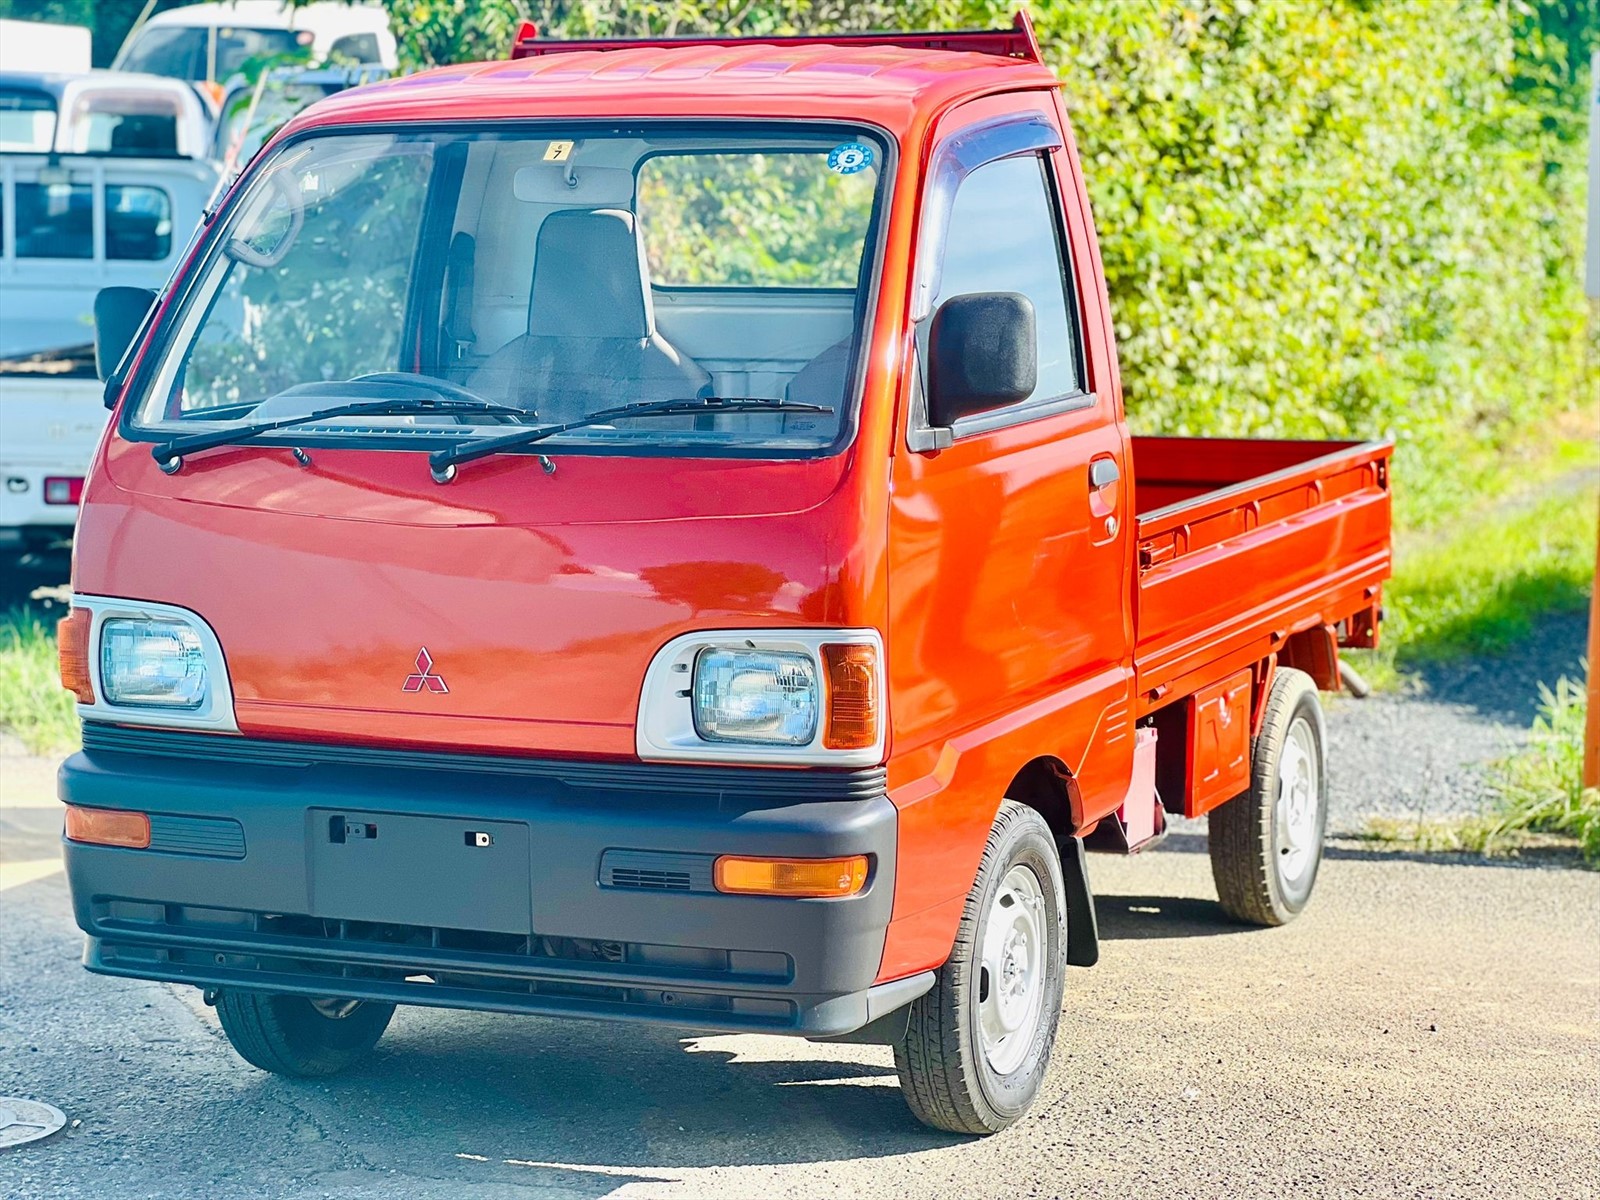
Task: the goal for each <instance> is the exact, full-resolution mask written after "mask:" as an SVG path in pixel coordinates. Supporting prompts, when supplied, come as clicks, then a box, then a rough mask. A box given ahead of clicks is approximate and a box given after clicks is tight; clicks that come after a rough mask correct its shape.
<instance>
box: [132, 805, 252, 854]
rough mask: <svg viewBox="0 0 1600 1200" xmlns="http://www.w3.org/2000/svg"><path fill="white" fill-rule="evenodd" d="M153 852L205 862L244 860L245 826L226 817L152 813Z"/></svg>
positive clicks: (151, 837)
mask: <svg viewBox="0 0 1600 1200" xmlns="http://www.w3.org/2000/svg"><path fill="white" fill-rule="evenodd" d="M150 849H152V850H160V851H162V852H164V853H167V854H198V855H201V856H203V857H206V858H243V857H244V826H243V825H241V824H239V822H237V821H234V820H231V819H229V818H227V817H178V816H172V815H171V814H168V813H151V814H150Z"/></svg>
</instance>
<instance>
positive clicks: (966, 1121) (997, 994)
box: [894, 800, 1067, 1134]
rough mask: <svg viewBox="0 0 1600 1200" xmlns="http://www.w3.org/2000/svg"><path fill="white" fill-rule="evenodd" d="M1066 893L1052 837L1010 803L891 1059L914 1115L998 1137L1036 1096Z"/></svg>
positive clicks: (1050, 1024) (1063, 938) (1057, 982)
mask: <svg viewBox="0 0 1600 1200" xmlns="http://www.w3.org/2000/svg"><path fill="white" fill-rule="evenodd" d="M1066 945H1067V913H1066V888H1065V886H1064V885H1063V883H1062V878H1061V860H1060V858H1059V857H1058V855H1057V853H1056V844H1055V838H1054V837H1053V836H1052V834H1051V833H1050V829H1049V827H1048V826H1047V825H1046V824H1045V823H1044V819H1043V818H1042V817H1040V816H1039V814H1038V813H1036V812H1034V811H1033V810H1032V809H1030V808H1027V807H1026V806H1024V805H1021V804H1018V803H1016V802H1015V801H1013V800H1007V801H1006V802H1005V803H1004V804H1002V805H1001V806H1000V813H999V815H998V816H997V817H996V818H995V823H994V828H993V829H992V830H991V831H990V834H989V842H988V845H987V846H985V847H984V852H983V861H982V863H981V864H980V865H979V867H978V877H977V880H976V882H974V884H973V885H972V891H971V893H970V894H969V895H968V897H967V904H966V908H965V910H964V911H963V912H962V916H961V924H960V926H959V927H958V928H957V931H956V940H955V946H954V948H953V949H952V950H951V953H950V958H949V959H948V961H946V963H945V964H944V966H943V967H941V968H939V972H938V976H937V979H936V981H935V983H934V985H933V988H932V989H931V990H930V991H928V992H927V993H926V994H925V995H923V996H921V997H920V998H919V999H917V1000H916V1001H914V1002H913V1004H912V1006H911V1022H910V1029H909V1032H908V1033H907V1036H906V1040H905V1041H904V1042H903V1043H901V1044H900V1045H898V1046H896V1047H895V1053H894V1062H895V1067H896V1069H897V1070H898V1071H899V1074H900V1086H901V1089H902V1090H903V1091H904V1093H905V1097H906V1103H907V1104H908V1105H909V1106H910V1108H911V1111H912V1112H913V1113H914V1114H916V1117H917V1119H918V1120H920V1121H922V1122H923V1123H924V1124H926V1125H931V1126H933V1127H934V1128H935V1129H945V1130H949V1131H950V1132H952V1133H975V1134H988V1133H997V1132H999V1131H1000V1130H1002V1129H1004V1128H1005V1127H1006V1126H1008V1125H1010V1124H1011V1123H1012V1122H1013V1121H1015V1120H1017V1118H1019V1117H1020V1116H1022V1114H1023V1113H1024V1112H1026V1111H1027V1109H1028V1106H1029V1105H1030V1104H1032V1103H1033V1099H1034V1097H1035V1096H1036V1095H1037V1094H1038V1091H1039V1085H1040V1083H1041V1082H1043V1080H1044V1073H1045V1070H1046V1068H1047V1067H1048V1066H1049V1064H1050V1050H1051V1047H1052V1046H1053V1045H1054V1044H1055V1036H1056V1025H1057V1022H1058V1021H1059V1020H1060V1016H1061V992H1062V985H1063V983H1064V979H1065V971H1066Z"/></svg>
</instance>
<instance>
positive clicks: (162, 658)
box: [100, 617, 206, 709]
mask: <svg viewBox="0 0 1600 1200" xmlns="http://www.w3.org/2000/svg"><path fill="white" fill-rule="evenodd" d="M100 683H101V686H102V688H103V689H104V691H105V698H106V700H107V701H108V702H109V703H111V704H128V705H140V706H158V707H161V708H180V709H195V708H199V707H200V706H201V705H202V704H204V703H205V699H206V654H205V647H204V646H203V645H202V644H201V641H200V635H199V634H198V633H196V632H195V630H194V629H193V628H191V627H190V626H189V625H187V624H185V623H184V622H182V621H170V620H158V619H151V618H139V617H111V618H108V619H107V620H106V621H104V622H103V623H102V624H101V626H100Z"/></svg>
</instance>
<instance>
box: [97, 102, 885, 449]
mask: <svg viewBox="0 0 1600 1200" xmlns="http://www.w3.org/2000/svg"><path fill="white" fill-rule="evenodd" d="M580 126H581V127H587V128H591V129H603V130H607V131H618V132H621V131H632V130H640V129H648V130H649V131H651V132H652V133H654V132H660V131H669V132H670V131H674V130H689V131H692V132H694V133H696V134H701V135H703V134H704V132H705V131H706V130H716V129H734V130H739V131H740V133H741V134H742V133H743V132H744V131H747V130H750V129H761V128H773V127H776V128H780V129H781V128H783V127H784V126H795V127H798V128H800V129H803V130H805V131H806V132H815V131H816V130H818V129H828V128H838V129H842V130H851V131H862V132H867V133H870V134H871V135H872V136H873V137H874V138H876V139H877V140H878V142H879V144H880V147H881V149H882V150H883V163H882V166H881V168H880V175H879V181H878V196H877V202H876V203H875V204H874V205H873V212H872V220H871V222H870V223H869V225H868V227H867V233H866V238H865V240H864V243H863V247H862V263H863V278H864V282H865V287H863V288H859V289H856V290H857V292H858V295H857V297H856V307H855V313H854V321H855V329H856V336H855V346H854V355H853V361H852V363H851V367H850V382H849V385H848V386H847V387H846V389H845V394H844V400H843V403H842V407H841V411H840V414H839V417H840V419H839V430H838V433H837V434H836V435H835V436H834V439H833V441H831V442H829V443H828V444H827V445H823V446H807V447H795V448H785V447H776V446H757V445H750V446H717V445H712V444H703V443H694V444H689V443H687V442H680V443H676V444H674V443H672V442H671V440H670V439H668V440H666V441H665V442H657V443H656V444H651V445H637V446H631V445H618V444H615V443H609V444H608V443H606V442H600V443H597V444H587V443H584V442H579V441H568V440H565V439H564V438H561V437H556V438H551V439H549V440H547V441H543V442H539V443H536V444H535V445H534V446H531V447H527V448H518V449H513V450H508V451H506V453H508V454H519V455H529V456H535V457H537V456H538V455H539V454H540V453H543V454H549V453H552V452H559V453H562V454H582V455H592V456H595V457H624V458H674V459H691V460H692V459H760V460H774V459H824V458H832V457H834V456H836V455H839V454H842V453H844V452H845V451H846V450H848V449H849V448H850V447H851V446H852V445H853V444H854V443H855V439H856V435H857V433H858V431H859V429H860V426H861V410H862V406H863V403H864V398H865V391H866V376H867V371H868V365H869V362H870V359H871V348H872V335H873V325H874V321H875V319H876V316H877V312H878V305H879V301H880V298H881V293H882V289H883V267H884V258H885V249H886V244H887V243H886V239H887V231H888V218H889V214H890V213H891V212H892V211H893V210H894V201H895V187H896V185H897V183H898V174H899V154H900V146H899V143H898V142H897V141H896V139H895V137H894V135H893V134H892V133H890V132H889V130H888V129H886V128H884V127H883V126H881V125H878V124H876V123H875V122H871V121H864V120H846V119H837V120H833V119H830V120H826V121H821V122H819V121H815V120H810V119H806V118H801V117H718V118H697V117H692V116H670V115H668V116H651V117H639V118H634V119H629V120H625V121H622V120H618V119H616V118H615V117H583V118H557V117H537V118H528V117H514V118H495V119H484V120H469V121H439V122H432V121H429V122H423V121H415V120H413V121H369V122H351V123H348V124H338V125H326V126H309V127H306V128H303V129H300V130H297V131H295V132H292V133H290V134H287V135H286V136H284V137H282V138H280V139H277V140H275V141H274V142H272V143H271V144H270V145H269V146H268V147H267V149H266V150H265V151H264V152H262V153H258V154H257V155H256V156H255V158H254V159H253V160H252V161H251V163H250V164H249V166H248V167H247V168H246V169H245V170H244V171H243V172H241V173H240V175H239V176H238V177H237V178H236V179H235V180H234V182H233V184H232V186H231V187H230V188H228V192H227V195H226V196H225V197H224V198H223V201H222V203H221V204H219V205H217V206H216V207H214V208H212V209H211V210H210V213H209V219H208V220H207V221H206V222H204V224H203V226H202V228H201V230H200V231H199V232H200V233H201V234H203V236H204V239H205V240H204V242H203V244H202V245H201V246H200V247H199V249H198V251H197V252H196V253H194V254H193V255H192V257H190V258H189V260H188V261H187V263H186V264H185V265H184V266H183V267H182V274H181V276H175V277H174V278H173V279H172V280H169V282H168V285H167V288H166V289H165V295H164V296H163V297H162V298H161V299H160V300H158V302H157V305H156V306H155V308H154V309H153V310H152V311H156V310H157V309H158V310H159V313H160V316H159V320H158V321H157V322H156V324H155V327H154V329H152V330H151V331H150V332H149V333H148V335H147V342H146V344H145V348H144V352H143V353H141V354H139V356H138V364H137V367H136V369H135V370H134V371H133V372H132V373H131V374H130V375H129V377H128V379H127V380H126V382H125V384H124V386H123V387H122V394H121V396H120V398H119V399H118V409H117V414H116V421H115V430H116V435H117V436H118V437H120V438H121V439H122V440H123V441H126V442H134V443H152V442H166V441H170V440H171V439H172V431H171V430H165V429H159V428H142V427H140V426H138V425H136V424H135V422H134V414H135V413H136V412H137V410H138V409H139V407H140V406H141V405H142V404H143V403H144V401H145V399H146V394H147V392H148V390H149V388H150V387H151V386H152V385H153V384H154V382H155V380H156V378H157V377H158V376H159V374H160V370H161V366H162V364H164V363H165V362H166V360H167V355H168V354H169V353H170V352H171V351H172V349H173V342H174V340H175V338H176V336H177V334H178V332H179V330H180V329H181V328H182V326H183V324H184V323H185V320H186V318H187V315H188V313H189V311H190V309H191V308H192V307H193V304H194V302H195V300H196V295H197V292H198V291H199V283H200V281H201V280H203V279H204V278H205V276H206V275H207V274H208V273H209V272H210V271H211V270H212V269H213V267H214V265H215V263H216V260H217V259H218V258H219V257H221V256H222V254H223V253H224V247H225V244H226V234H227V232H228V228H229V226H230V225H231V218H232V217H233V214H234V213H235V211H236V210H237V206H238V204H239V202H240V200H241V199H242V198H243V197H244V196H245V195H246V194H247V193H248V192H249V190H250V189H251V188H252V187H254V185H255V183H256V180H257V179H258V178H259V177H260V176H261V175H262V174H263V173H264V172H265V171H267V170H268V169H269V168H270V167H272V166H273V165H274V164H276V163H277V162H278V161H279V160H280V159H281V158H282V156H283V155H284V154H286V153H289V152H291V151H293V150H294V149H295V148H296V147H297V146H299V145H300V144H301V143H302V142H305V141H309V140H312V139H314V138H331V137H353V138H354V137H363V136H367V137H370V136H373V135H384V134H406V133H413V134H414V133H417V132H438V133H477V132H490V133H505V132H508V131H527V132H528V135H529V136H530V137H537V136H539V134H540V133H541V132H542V131H544V130H548V129H552V128H554V129H557V130H571V129H573V128H574V127H580ZM652 286H655V285H652ZM828 290H841V291H848V290H850V289H828ZM133 349H136V347H130V351H132V350H133ZM458 428H459V427H458ZM656 432H657V433H658V434H659V433H664V432H666V431H656ZM459 441H460V435H459V434H454V435H452V434H450V433H444V434H428V433H422V432H416V433H407V434H406V435H405V436H403V437H395V436H393V435H377V436H362V435H349V434H331V435H330V434H324V435H317V434H315V433H310V432H306V431H284V432H283V433H278V434H262V435H259V436H257V437H253V438H250V439H249V441H248V443H247V444H248V445H249V446H251V447H260V448H270V447H279V448H282V447H285V446H303V447H311V448H325V449H330V450H384V451H391V452H400V453H406V452H411V453H416V452H431V451H432V450H436V449H442V448H445V447H448V446H451V445H454V444H457V443H458V442H459Z"/></svg>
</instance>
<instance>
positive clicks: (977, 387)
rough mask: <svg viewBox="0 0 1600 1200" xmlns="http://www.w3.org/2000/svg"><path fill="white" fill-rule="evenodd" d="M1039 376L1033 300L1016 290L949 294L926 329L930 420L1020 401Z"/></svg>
mask: <svg viewBox="0 0 1600 1200" xmlns="http://www.w3.org/2000/svg"><path fill="white" fill-rule="evenodd" d="M1038 382H1039V335H1038V331H1037V327H1036V322H1035V320H1034V314H1033V301H1031V300H1029V299H1028V298H1027V297H1026V296H1024V295H1021V294H1020V293H1018V292H973V293H970V294H968V295H965V296H951V297H950V299H948V300H946V301H945V302H944V303H943V304H941V305H940V306H939V311H938V312H936V313H934V314H933V325H932V327H931V328H930V329H929V330H928V423H929V424H930V425H936V426H950V425H953V424H955V422H956V420H957V419H958V418H960V417H965V416H970V415H971V414H973V413H981V412H988V411H989V410H991V409H996V408H1004V407H1005V406H1006V405H1008V404H1016V403H1018V402H1019V401H1022V400H1026V399H1027V398H1028V397H1029V396H1031V395H1033V389H1034V388H1035V387H1036V386H1037V385H1038Z"/></svg>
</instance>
